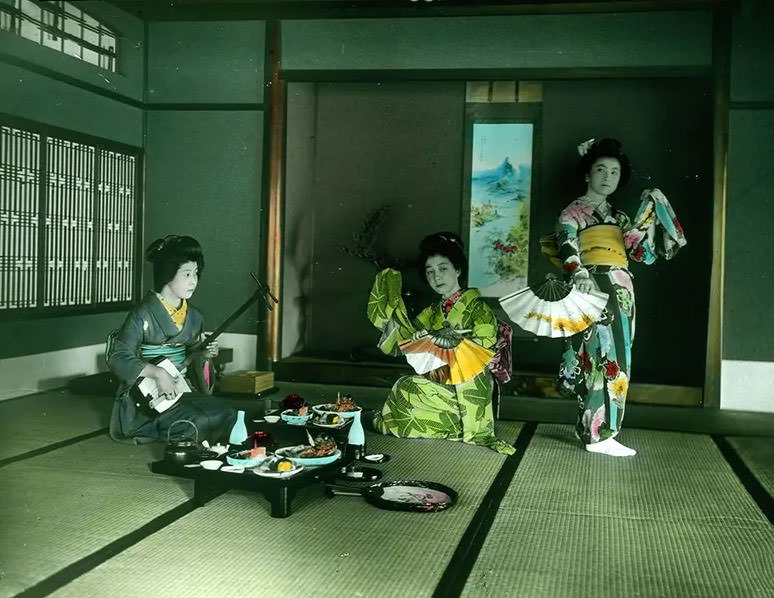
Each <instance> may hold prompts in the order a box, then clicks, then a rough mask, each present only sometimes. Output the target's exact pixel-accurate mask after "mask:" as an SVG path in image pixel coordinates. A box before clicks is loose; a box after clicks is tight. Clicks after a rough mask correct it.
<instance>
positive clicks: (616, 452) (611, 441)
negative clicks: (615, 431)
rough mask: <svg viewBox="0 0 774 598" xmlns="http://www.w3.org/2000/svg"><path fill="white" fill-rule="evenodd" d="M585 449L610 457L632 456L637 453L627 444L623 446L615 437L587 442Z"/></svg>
mask: <svg viewBox="0 0 774 598" xmlns="http://www.w3.org/2000/svg"><path fill="white" fill-rule="evenodd" d="M586 450H587V451H588V452H590V453H600V454H602V455H610V456H611V457H632V456H634V455H636V454H637V451H635V450H634V449H631V448H629V447H628V446H624V445H623V444H621V443H620V442H618V441H617V440H616V439H615V438H608V439H607V440H603V441H602V442H595V443H593V444H587V445H586Z"/></svg>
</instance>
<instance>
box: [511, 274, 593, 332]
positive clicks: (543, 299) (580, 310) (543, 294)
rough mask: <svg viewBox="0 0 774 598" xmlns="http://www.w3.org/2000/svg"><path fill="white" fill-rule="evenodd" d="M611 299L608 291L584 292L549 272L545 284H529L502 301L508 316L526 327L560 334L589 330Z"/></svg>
mask: <svg viewBox="0 0 774 598" xmlns="http://www.w3.org/2000/svg"><path fill="white" fill-rule="evenodd" d="M607 299H608V296H607V294H606V293H602V292H601V291H591V292H590V293H581V292H580V291H578V290H577V289H576V288H575V287H574V286H572V285H570V284H567V283H564V282H562V281H561V280H558V279H557V278H556V277H555V276H554V275H552V274H549V275H548V276H546V281H545V282H544V283H542V284H541V285H539V286H537V287H526V288H524V289H521V290H519V291H516V292H515V293H511V294H510V295H506V296H505V297H501V298H500V299H499V301H500V305H502V306H503V309H504V310H505V313H506V314H508V317H509V318H510V319H511V320H513V322H514V323H516V324H518V325H519V326H520V327H521V328H523V329H524V330H526V331H528V332H533V333H535V334H536V335H538V336H547V337H551V338H558V337H566V336H572V335H573V334H577V333H578V332H582V331H584V330H586V328H588V327H589V326H591V325H592V324H593V323H594V322H595V321H596V320H597V319H598V318H599V316H600V315H601V314H602V311H603V310H604V309H605V305H606V304H607Z"/></svg>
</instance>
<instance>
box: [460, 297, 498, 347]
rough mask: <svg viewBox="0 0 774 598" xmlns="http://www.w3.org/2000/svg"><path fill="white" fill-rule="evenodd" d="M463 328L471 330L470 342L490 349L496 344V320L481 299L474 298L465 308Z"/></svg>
mask: <svg viewBox="0 0 774 598" xmlns="http://www.w3.org/2000/svg"><path fill="white" fill-rule="evenodd" d="M462 322H463V327H465V328H471V329H472V332H471V333H470V337H469V338H470V340H472V341H473V342H474V343H476V344H479V345H481V346H482V347H486V348H487V349H491V348H493V347H494V346H495V343H496V342H497V328H498V324H497V318H496V317H495V315H494V312H493V311H492V310H491V308H490V307H489V306H488V305H487V304H486V302H485V301H484V300H483V299H482V298H481V297H476V298H474V299H473V300H472V301H471V302H470V303H468V304H467V305H466V306H465V311H464V314H463V321H462Z"/></svg>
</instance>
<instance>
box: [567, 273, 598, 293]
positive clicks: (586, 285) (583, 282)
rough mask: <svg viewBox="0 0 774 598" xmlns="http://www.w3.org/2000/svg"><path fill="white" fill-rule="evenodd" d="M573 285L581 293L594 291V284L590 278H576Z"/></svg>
mask: <svg viewBox="0 0 774 598" xmlns="http://www.w3.org/2000/svg"><path fill="white" fill-rule="evenodd" d="M572 282H573V284H574V285H575V288H576V289H578V291H580V292H581V293H590V292H591V291H593V290H594V282H593V281H592V280H591V277H590V276H588V275H587V276H576V277H575V278H573V281H572Z"/></svg>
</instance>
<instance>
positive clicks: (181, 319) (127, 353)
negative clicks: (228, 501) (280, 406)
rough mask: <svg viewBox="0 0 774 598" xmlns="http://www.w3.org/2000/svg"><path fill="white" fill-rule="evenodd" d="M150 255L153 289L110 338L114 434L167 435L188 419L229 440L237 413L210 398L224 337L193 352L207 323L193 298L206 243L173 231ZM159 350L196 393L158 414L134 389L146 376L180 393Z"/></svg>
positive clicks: (163, 389) (207, 434)
mask: <svg viewBox="0 0 774 598" xmlns="http://www.w3.org/2000/svg"><path fill="white" fill-rule="evenodd" d="M145 255H146V258H147V260H148V261H150V262H152V263H153V290H152V291H150V292H149V293H148V294H147V295H146V297H145V299H144V300H143V301H142V303H140V305H138V306H137V307H135V308H134V309H132V311H131V312H130V313H129V315H128V316H127V317H126V320H125V321H124V324H123V326H121V328H120V330H118V331H117V332H115V333H112V334H111V335H110V337H109V338H108V349H107V351H106V358H107V362H108V366H109V367H110V369H111V370H112V371H113V372H114V373H115V374H116V376H117V377H118V379H119V381H120V386H119V389H118V396H117V398H116V401H115V403H114V404H113V413H112V415H111V418H110V435H111V437H112V438H113V439H115V440H134V441H136V442H141V441H148V440H153V439H158V440H165V439H166V437H167V432H168V430H169V428H170V426H171V425H172V424H173V423H174V422H175V421H177V420H181V419H182V420H189V421H192V422H193V423H194V425H196V427H197V429H198V437H199V440H200V441H201V440H203V439H207V440H209V441H214V442H219V441H227V440H228V435H229V433H230V431H231V428H232V427H233V425H234V422H235V420H236V412H235V411H234V409H232V408H231V407H230V406H228V405H226V404H224V403H223V402H221V401H219V400H218V399H214V398H212V397H211V396H209V393H210V392H211V386H212V380H211V377H210V376H211V373H212V370H211V368H210V362H209V361H208V360H209V359H210V358H212V357H214V356H215V355H216V354H217V343H214V342H213V343H210V344H209V345H207V346H206V347H204V348H203V349H202V351H201V352H199V353H196V354H195V355H191V352H192V348H193V347H194V346H195V345H196V344H197V343H198V342H199V339H200V338H201V336H202V332H203V328H204V316H203V314H202V312H201V311H199V310H198V309H196V308H195V307H194V306H192V305H191V304H189V303H188V299H190V298H191V295H192V294H193V292H194V291H195V290H196V286H197V285H198V283H199V276H201V273H202V270H203V269H204V256H203V254H202V249H201V246H200V245H199V243H198V241H196V239H194V238H192V237H178V236H176V235H170V236H168V237H165V238H163V239H158V240H156V241H154V242H153V243H152V244H151V245H150V247H148V250H147V251H146V254H145ZM159 356H163V357H167V358H169V360H170V361H171V362H172V363H173V364H174V365H175V366H176V368H177V369H178V370H180V374H179V375H180V376H184V377H185V381H186V382H187V383H188V386H189V387H190V388H191V389H193V390H194V392H192V393H186V394H184V395H183V396H182V397H181V398H180V399H179V400H178V401H177V402H176V403H175V404H173V405H172V406H171V407H169V408H168V409H167V410H165V411H163V412H161V413H156V412H155V411H153V410H150V409H147V401H145V400H144V399H143V398H138V397H137V395H136V393H135V392H130V391H131V389H132V387H133V386H134V384H135V382H136V381H137V380H138V379H139V378H141V377H142V378H150V379H152V380H153V381H154V382H155V384H156V387H157V389H158V395H159V396H161V397H162V398H171V397H174V396H175V384H176V382H178V380H177V379H176V377H173V375H171V374H170V373H169V372H168V371H167V370H165V369H164V368H162V367H159V366H158V365H155V364H154V363H152V360H153V359H154V358H156V357H159ZM189 357H190V358H192V359H188V358H189ZM189 361H190V363H188V362H189ZM186 427H188V428H189V432H190V426H186V425H184V424H177V425H176V426H175V427H174V432H175V433H178V432H185V431H186Z"/></svg>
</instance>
